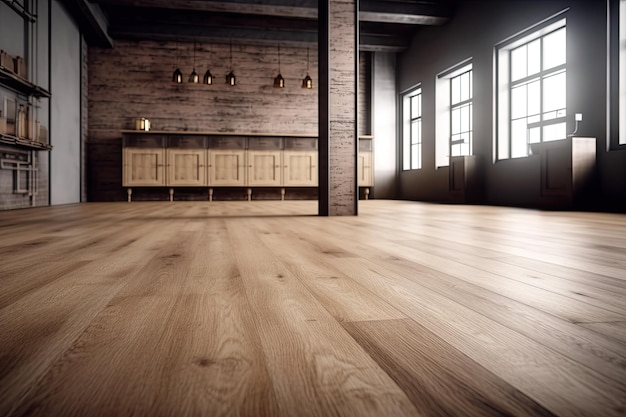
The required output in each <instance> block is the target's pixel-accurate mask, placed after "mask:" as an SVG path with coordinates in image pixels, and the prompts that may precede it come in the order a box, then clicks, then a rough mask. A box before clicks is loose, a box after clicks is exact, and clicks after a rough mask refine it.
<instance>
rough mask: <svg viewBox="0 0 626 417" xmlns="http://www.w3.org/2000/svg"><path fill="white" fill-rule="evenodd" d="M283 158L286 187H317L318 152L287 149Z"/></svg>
mask: <svg viewBox="0 0 626 417" xmlns="http://www.w3.org/2000/svg"><path fill="white" fill-rule="evenodd" d="M283 160H284V166H283V176H284V180H285V182H284V184H285V186H286V187H317V179H318V174H317V173H318V171H317V152H315V151H285V153H284V155H283Z"/></svg>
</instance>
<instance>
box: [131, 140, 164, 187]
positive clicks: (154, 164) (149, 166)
mask: <svg viewBox="0 0 626 417" xmlns="http://www.w3.org/2000/svg"><path fill="white" fill-rule="evenodd" d="M164 157H165V152H164V150H163V149H162V148H161V149H150V148H124V164H123V170H124V172H123V173H122V177H123V181H124V183H123V185H124V186H126V187H134V186H138V187H139V186H141V187H145V186H163V185H165V175H164V174H165V168H164V166H163V165H164V164H163V162H164Z"/></svg>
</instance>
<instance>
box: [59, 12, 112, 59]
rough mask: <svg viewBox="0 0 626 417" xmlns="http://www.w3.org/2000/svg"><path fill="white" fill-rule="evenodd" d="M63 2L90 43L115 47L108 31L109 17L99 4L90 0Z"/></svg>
mask: <svg viewBox="0 0 626 417" xmlns="http://www.w3.org/2000/svg"><path fill="white" fill-rule="evenodd" d="M61 2H62V4H63V5H65V7H66V9H67V11H68V12H69V13H70V14H71V15H72V16H73V17H74V20H75V21H76V22H77V23H78V25H79V27H80V28H81V31H82V32H83V33H84V34H85V39H86V40H87V44H88V45H91V46H100V47H105V48H112V47H113V39H111V37H110V36H109V33H108V21H107V18H106V16H105V15H104V13H103V11H102V9H101V8H100V6H99V5H98V4H95V3H92V2H90V1H88V0H61Z"/></svg>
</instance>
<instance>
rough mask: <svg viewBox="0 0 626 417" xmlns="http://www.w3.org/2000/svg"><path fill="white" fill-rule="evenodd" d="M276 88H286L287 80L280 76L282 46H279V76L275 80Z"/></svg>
mask: <svg viewBox="0 0 626 417" xmlns="http://www.w3.org/2000/svg"><path fill="white" fill-rule="evenodd" d="M274 88H285V79H284V78H283V76H282V75H280V45H278V75H277V76H276V78H274Z"/></svg>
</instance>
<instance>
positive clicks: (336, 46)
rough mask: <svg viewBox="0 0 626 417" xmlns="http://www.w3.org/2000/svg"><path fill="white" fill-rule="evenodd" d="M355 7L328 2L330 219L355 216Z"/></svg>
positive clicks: (346, 1) (347, 0) (345, 1)
mask: <svg viewBox="0 0 626 417" xmlns="http://www.w3.org/2000/svg"><path fill="white" fill-rule="evenodd" d="M357 14H358V3H357V2H355V1H354V0H330V1H329V9H328V17H327V19H328V27H329V39H330V45H329V50H328V62H329V68H328V81H329V83H328V87H329V91H330V94H329V103H328V121H329V137H328V142H329V143H328V146H329V149H330V151H329V161H328V169H329V172H328V175H329V177H328V182H329V187H330V192H329V199H328V200H329V201H328V205H329V210H328V213H329V214H330V215H331V216H345V215H355V214H356V213H357V201H356V200H357V199H358V195H357V193H356V189H357V179H356V148H357V128H358V125H357V109H356V108H357V94H356V92H357V91H358V84H357V82H358V81H357V80H358V73H357V68H356V67H357V62H358V48H357V36H356V33H357V26H356V25H357V24H358V23H357Z"/></svg>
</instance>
